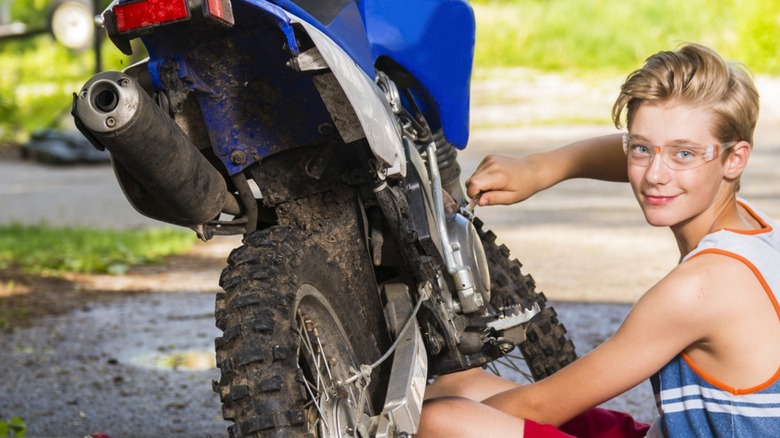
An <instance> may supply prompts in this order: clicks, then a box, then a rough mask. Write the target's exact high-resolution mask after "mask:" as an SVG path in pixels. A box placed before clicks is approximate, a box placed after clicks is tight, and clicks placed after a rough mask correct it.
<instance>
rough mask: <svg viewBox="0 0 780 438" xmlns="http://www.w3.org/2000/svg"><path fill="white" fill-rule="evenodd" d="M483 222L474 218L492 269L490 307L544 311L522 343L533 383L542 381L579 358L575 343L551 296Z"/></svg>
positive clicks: (535, 317) (529, 327)
mask: <svg viewBox="0 0 780 438" xmlns="http://www.w3.org/2000/svg"><path fill="white" fill-rule="evenodd" d="M483 225H484V224H483V223H482V221H481V220H479V219H478V218H475V219H474V226H475V227H476V229H477V232H478V233H479V237H480V240H481V241H482V246H483V248H484V249H485V255H486V256H487V260H488V265H489V267H490V291H491V297H490V304H491V306H492V307H493V308H496V309H499V308H504V307H509V306H520V307H522V308H523V309H531V308H533V306H534V304H538V305H539V308H540V309H541V312H540V313H538V314H537V315H536V316H534V318H533V319H532V320H531V321H530V322H529V323H528V326H527V330H526V339H525V341H523V342H521V343H520V344H518V347H519V349H520V352H521V353H522V355H523V357H524V358H525V362H526V365H527V367H528V369H529V371H530V372H531V376H532V377H533V380H535V381H538V380H541V379H543V378H545V377H547V376H549V375H551V374H553V373H555V372H556V371H558V370H560V369H561V368H563V367H564V366H566V365H568V364H570V363H572V362H574V361H575V360H576V359H577V353H576V352H575V350H574V343H572V341H571V339H569V337H568V335H567V333H566V328H565V327H564V326H563V324H561V322H560V321H559V320H558V315H557V314H556V312H555V309H553V308H552V307H551V306H549V305H547V297H545V296H544V294H543V293H541V292H536V283H535V282H534V279H533V278H532V277H531V276H530V275H524V274H523V273H522V271H521V270H520V268H521V267H522V265H521V264H520V262H519V261H518V260H517V259H510V257H509V248H507V247H506V246H505V245H499V244H498V243H497V242H496V235H495V234H494V233H493V232H492V231H485V230H483Z"/></svg>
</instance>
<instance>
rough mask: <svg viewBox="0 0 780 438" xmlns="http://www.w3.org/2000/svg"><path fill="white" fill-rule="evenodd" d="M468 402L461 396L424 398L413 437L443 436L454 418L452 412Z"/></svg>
mask: <svg viewBox="0 0 780 438" xmlns="http://www.w3.org/2000/svg"><path fill="white" fill-rule="evenodd" d="M469 402H470V401H469V400H468V399H464V398H461V397H440V398H435V399H432V400H426V401H425V403H424V404H423V409H422V415H421V416H420V427H419V430H418V432H417V434H415V438H424V437H428V436H431V437H432V436H444V434H445V433H446V432H447V430H448V428H449V427H452V423H453V421H454V420H455V418H453V413H454V412H458V410H459V409H458V408H462V407H464V406H463V405H464V404H467V403H469Z"/></svg>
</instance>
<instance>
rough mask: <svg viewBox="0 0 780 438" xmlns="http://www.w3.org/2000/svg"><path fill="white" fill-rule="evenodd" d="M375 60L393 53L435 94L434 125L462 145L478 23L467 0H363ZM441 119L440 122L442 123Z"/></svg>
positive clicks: (425, 91)
mask: <svg viewBox="0 0 780 438" xmlns="http://www.w3.org/2000/svg"><path fill="white" fill-rule="evenodd" d="M360 7H361V8H362V11H363V12H362V13H363V18H364V21H365V26H366V29H367V34H368V41H369V44H370V46H371V51H372V56H373V58H374V60H381V59H382V58H387V59H390V60H392V61H393V62H394V63H395V64H397V65H399V66H401V67H402V68H403V69H405V70H406V71H407V72H409V74H411V75H412V76H413V77H414V78H415V79H416V80H417V81H418V82H419V87H418V90H417V91H418V94H419V95H423V96H424V95H427V96H428V98H429V99H430V100H431V101H430V102H428V103H429V107H428V108H427V110H426V116H427V118H428V121H429V123H430V124H431V127H432V128H433V129H434V130H436V129H437V128H439V127H440V128H441V129H442V131H443V133H444V136H445V138H446V139H447V140H448V141H449V142H450V143H452V144H453V145H455V146H456V147H458V148H460V149H462V148H464V147H466V144H467V143H468V137H469V96H470V90H469V87H470V83H471V82H470V81H471V71H472V63H473V58H474V42H475V32H476V26H475V21H474V11H473V10H472V8H471V6H470V5H469V4H468V3H467V2H466V1H463V0H393V1H387V0H362V1H361V2H360ZM439 124H440V126H439Z"/></svg>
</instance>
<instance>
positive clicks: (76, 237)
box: [0, 224, 196, 275]
mask: <svg viewBox="0 0 780 438" xmlns="http://www.w3.org/2000/svg"><path fill="white" fill-rule="evenodd" d="M195 241H196V237H195V234H194V233H192V232H191V231H188V230H184V229H175V228H154V229H149V230H141V231H138V230H128V231H116V230H105V229H90V228H75V227H64V228H59V227H50V226H47V225H21V224H10V225H3V226H0V268H4V267H5V268H7V267H11V266H14V267H20V268H22V269H23V270H24V271H26V272H28V273H32V274H44V275H57V274H61V273H64V272H79V273H114V274H121V273H123V272H125V271H126V270H127V269H128V268H129V267H130V266H132V265H143V264H153V263H158V262H160V261H162V260H163V258H165V257H166V256H169V255H174V254H180V253H183V252H186V251H187V250H189V249H190V248H192V246H193V245H194V244H195Z"/></svg>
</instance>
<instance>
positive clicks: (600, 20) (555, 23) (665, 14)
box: [471, 0, 780, 74]
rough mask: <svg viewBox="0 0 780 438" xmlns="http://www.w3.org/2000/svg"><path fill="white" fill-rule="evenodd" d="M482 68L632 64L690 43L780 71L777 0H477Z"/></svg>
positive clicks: (613, 68)
mask: <svg viewBox="0 0 780 438" xmlns="http://www.w3.org/2000/svg"><path fill="white" fill-rule="evenodd" d="M471 3H472V6H473V8H474V13H475V16H476V19H477V46H476V49H475V65H476V66H477V67H478V68H491V67H516V66H525V67H532V68H536V69H539V70H542V71H562V70H576V71H588V72H593V71H596V72H609V73H611V72H618V71H619V72H625V73H628V72H629V71H631V70H633V69H635V68H636V67H638V66H639V65H640V64H641V62H642V61H643V60H644V59H645V58H647V57H648V56H649V55H651V54H653V53H655V52H658V51H660V50H669V49H673V48H674V47H676V46H678V45H680V44H682V43H684V42H698V43H702V44H705V45H708V46H710V47H712V48H714V49H715V50H717V51H718V52H720V53H721V54H722V55H723V56H724V57H726V58H729V59H734V60H739V61H741V62H744V63H745V64H747V65H748V66H750V67H751V68H752V69H753V70H754V71H755V72H760V73H767V74H780V60H779V58H778V56H777V53H780V2H777V1H775V0H756V1H751V2H741V1H738V0H686V1H684V2H680V1H677V0H632V1H624V0H554V1H549V0H472V2H471Z"/></svg>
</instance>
